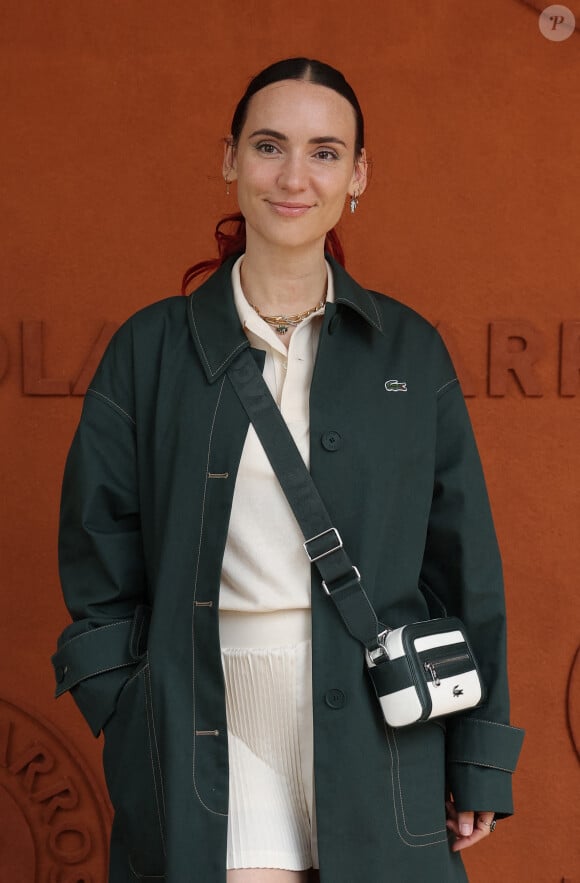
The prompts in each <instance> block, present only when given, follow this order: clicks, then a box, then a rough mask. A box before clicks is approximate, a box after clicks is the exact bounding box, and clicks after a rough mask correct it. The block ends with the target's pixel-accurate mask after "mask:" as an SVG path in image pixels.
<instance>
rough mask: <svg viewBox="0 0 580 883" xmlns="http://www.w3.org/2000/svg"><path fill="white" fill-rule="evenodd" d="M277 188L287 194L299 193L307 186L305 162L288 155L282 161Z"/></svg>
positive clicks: (300, 158) (297, 157)
mask: <svg viewBox="0 0 580 883" xmlns="http://www.w3.org/2000/svg"><path fill="white" fill-rule="evenodd" d="M278 186H279V187H280V188H281V189H282V190H286V191H288V192H289V193H300V192H301V191H303V190H306V187H307V186H308V172H307V168H306V161H305V160H304V159H303V158H302V157H300V156H293V155H291V154H289V155H288V156H286V158H285V159H284V162H283V163H282V167H281V168H280V171H279V174H278Z"/></svg>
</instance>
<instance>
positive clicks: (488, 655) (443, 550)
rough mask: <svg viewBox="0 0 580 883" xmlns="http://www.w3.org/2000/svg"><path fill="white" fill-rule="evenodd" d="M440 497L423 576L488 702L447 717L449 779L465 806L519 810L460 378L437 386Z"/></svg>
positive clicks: (480, 496)
mask: <svg viewBox="0 0 580 883" xmlns="http://www.w3.org/2000/svg"><path fill="white" fill-rule="evenodd" d="M436 432H437V439H436V459H435V479H434V488H433V500H432V506H431V512H430V516H429V524H428V530H427V539H426V547H425V554H424V560H423V566H422V574H421V575H422V580H423V581H424V583H426V585H427V587H428V589H430V590H431V591H432V592H433V593H434V594H435V595H436V597H437V598H438V599H439V600H440V601H441V602H442V603H443V605H444V606H445V607H446V609H447V613H448V614H449V615H455V616H458V617H459V618H460V619H462V620H463V622H464V624H465V627H466V630H467V633H468V635H469V638H470V641H471V643H472V646H473V649H474V652H475V655H476V658H477V660H478V663H479V666H480V669H481V673H482V677H483V680H484V683H485V687H486V691H487V695H486V699H485V704H483V705H481V706H479V707H478V708H475V709H473V710H472V711H471V712H467V713H464V714H462V715H458V716H456V717H450V718H448V719H447V776H448V785H449V789H450V791H451V793H452V794H453V797H454V800H455V803H456V807H457V809H458V810H460V811H463V810H475V811H486V810H493V811H495V812H496V814H497V816H498V817H502V816H506V815H510V814H511V813H512V812H513V805H512V791H511V775H512V772H513V771H514V769H515V766H516V763H517V759H518V755H519V752H520V749H521V744H522V739H523V731H522V730H520V729H517V728H516V727H512V726H510V724H509V696H508V686H507V671H506V623H505V603H504V590H503V578H502V567H501V560H500V554H499V549H498V544H497V540H496V536H495V531H494V527H493V522H492V517H491V511H490V505H489V500H488V496H487V491H486V487H485V482H484V477H483V472H482V468H481V463H480V459H479V455H478V452H477V447H476V443H475V439H474V436H473V432H472V428H471V423H470V420H469V416H468V413H467V408H466V406H465V401H464V398H463V394H462V392H461V388H460V386H459V383H458V382H457V380H456V379H454V380H451V381H449V382H447V383H445V384H444V385H443V386H442V387H441V389H440V390H439V391H438V393H437V429H436Z"/></svg>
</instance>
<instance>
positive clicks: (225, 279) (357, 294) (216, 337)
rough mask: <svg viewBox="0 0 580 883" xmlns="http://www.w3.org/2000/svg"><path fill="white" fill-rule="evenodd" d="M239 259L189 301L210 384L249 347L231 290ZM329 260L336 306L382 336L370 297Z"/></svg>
mask: <svg viewBox="0 0 580 883" xmlns="http://www.w3.org/2000/svg"><path fill="white" fill-rule="evenodd" d="M237 257H238V255H234V256H233V257H231V258H228V260H227V261H225V262H224V263H223V264H222V265H221V267H219V268H218V269H217V270H216V272H215V273H213V274H212V275H211V276H210V277H209V279H208V280H207V281H206V282H204V283H203V285H201V286H200V287H199V288H198V289H197V290H196V291H194V292H192V294H190V295H189V296H188V298H187V299H188V304H187V318H188V321H189V327H190V330H191V334H192V337H193V342H194V344H195V347H196V349H197V352H198V354H199V357H200V359H201V362H202V365H203V367H204V370H205V373H206V375H207V379H208V380H209V382H210V383H213V381H214V380H217V379H218V378H219V377H220V376H221V375H222V374H223V373H224V371H226V370H227V368H228V367H229V365H230V364H231V362H232V361H233V359H235V358H236V356H237V355H238V353H240V352H241V351H242V350H243V349H245V348H246V347H247V346H249V345H250V343H249V341H248V338H247V337H246V335H245V333H244V330H243V328H242V326H241V324H240V320H239V318H238V313H237V310H236V306H235V303H234V293H233V290H232V281H231V273H232V266H233V264H234V261H235V260H236V258H237ZM326 258H327V260H328V262H329V263H330V265H331V267H332V273H333V277H334V292H335V303H337V304H338V303H341V304H345V305H346V306H347V307H350V308H351V309H352V310H354V311H355V312H357V313H358V314H359V315H360V316H362V317H363V319H365V320H366V321H367V322H368V323H369V324H370V325H372V326H373V327H375V328H377V329H378V330H379V331H380V332H381V333H382V332H383V328H382V324H381V317H380V315H379V311H378V309H377V307H376V304H375V303H374V301H373V298H372V296H371V293H370V292H369V291H367V290H366V289H364V288H361V286H360V285H359V284H358V283H357V282H355V280H354V279H353V278H352V277H351V276H349V274H348V273H347V272H346V270H345V269H344V268H343V267H342V266H341V265H340V264H338V263H337V262H336V261H335V260H334V258H332V257H330V255H326ZM328 309H329V308H328Z"/></svg>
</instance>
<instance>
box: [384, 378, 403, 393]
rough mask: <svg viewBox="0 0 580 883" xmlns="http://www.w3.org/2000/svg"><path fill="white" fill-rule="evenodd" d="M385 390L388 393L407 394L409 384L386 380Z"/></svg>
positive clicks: (401, 381)
mask: <svg viewBox="0 0 580 883" xmlns="http://www.w3.org/2000/svg"><path fill="white" fill-rule="evenodd" d="M385 389H386V390H387V392H407V383H406V381H404V380H386V381H385Z"/></svg>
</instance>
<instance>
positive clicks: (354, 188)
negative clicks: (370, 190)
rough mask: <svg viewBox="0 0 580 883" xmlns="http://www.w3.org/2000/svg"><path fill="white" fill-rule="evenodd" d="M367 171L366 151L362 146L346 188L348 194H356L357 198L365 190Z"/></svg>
mask: <svg viewBox="0 0 580 883" xmlns="http://www.w3.org/2000/svg"><path fill="white" fill-rule="evenodd" d="M367 172H368V161H367V153H366V150H365V149H364V147H363V149H362V150H361V152H360V156H359V157H358V158H357V159H356V161H355V164H354V169H353V173H352V178H351V179H350V185H349V188H348V192H349V195H350V196H356V197H357V198H358V197H359V196H362V194H363V193H364V192H365V189H366V186H367Z"/></svg>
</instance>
